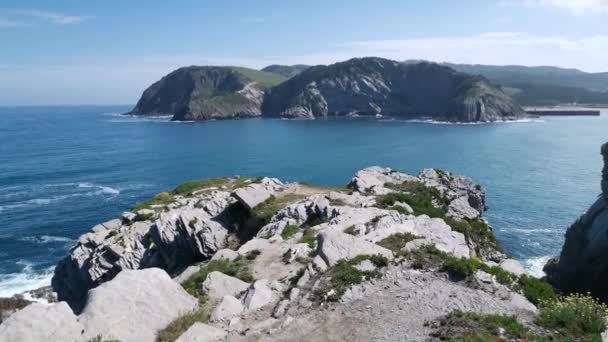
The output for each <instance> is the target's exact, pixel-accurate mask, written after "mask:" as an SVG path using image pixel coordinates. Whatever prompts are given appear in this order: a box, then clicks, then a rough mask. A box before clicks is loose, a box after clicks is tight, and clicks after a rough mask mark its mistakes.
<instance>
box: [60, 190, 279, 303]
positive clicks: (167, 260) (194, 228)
mask: <svg viewBox="0 0 608 342" xmlns="http://www.w3.org/2000/svg"><path fill="white" fill-rule="evenodd" d="M255 182H258V183H256V184H255V185H256V187H255V189H257V190H258V191H263V192H264V193H268V194H272V193H273V192H274V191H276V190H277V189H280V188H281V186H282V185H281V183H280V182H279V181H278V180H275V179H270V178H264V179H260V180H250V179H244V178H236V179H226V180H225V181H224V183H225V184H224V185H222V187H223V188H218V187H216V186H210V187H203V188H201V189H198V191H197V192H196V193H195V194H191V196H183V195H175V196H172V199H173V202H171V203H165V204H157V205H152V206H151V209H152V210H153V214H152V215H149V213H147V215H146V216H145V217H140V216H138V215H136V214H132V213H131V214H132V215H123V218H122V219H115V220H111V221H108V222H106V223H102V224H99V225H97V226H95V227H93V229H92V230H91V232H89V233H87V234H84V235H82V236H81V237H80V239H79V240H78V243H77V244H76V246H74V247H73V248H72V250H71V252H70V254H69V255H68V256H67V257H66V258H64V259H63V260H61V261H60V262H59V263H58V265H57V267H56V268H55V274H54V276H53V279H52V286H53V288H54V289H55V291H56V292H57V294H58V297H59V300H62V301H67V302H68V303H69V304H70V306H71V307H72V308H73V309H74V310H75V311H76V312H80V310H81V309H82V306H83V305H84V303H85V301H86V295H87V292H88V290H89V289H92V288H95V287H97V286H99V285H100V284H102V283H104V282H107V281H109V280H111V279H113V278H114V277H115V276H116V274H118V273H119V272H121V271H122V270H133V269H142V268H149V267H160V268H163V269H165V270H167V271H168V272H170V273H177V272H179V271H181V270H182V269H184V268H186V267H187V266H188V265H191V264H192V263H194V262H196V261H201V260H205V259H209V258H211V257H212V256H213V255H214V254H215V252H216V251H218V250H219V249H222V248H224V247H225V245H226V244H227V238H228V236H229V234H237V233H239V227H240V228H242V229H243V230H246V229H247V225H246V222H245V221H246V220H247V214H246V212H247V210H246V209H245V208H244V207H242V205H241V204H240V203H239V201H238V200H237V198H236V197H235V196H233V195H232V194H233V191H235V190H238V189H239V188H240V187H247V186H249V185H250V184H252V183H255ZM235 187H236V188H235ZM140 211H141V210H140ZM130 216H132V217H131V218H127V217H130ZM133 220H135V221H133Z"/></svg>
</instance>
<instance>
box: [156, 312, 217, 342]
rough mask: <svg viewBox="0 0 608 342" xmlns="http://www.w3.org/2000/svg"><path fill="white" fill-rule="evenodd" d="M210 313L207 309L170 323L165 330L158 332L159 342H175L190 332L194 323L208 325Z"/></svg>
mask: <svg viewBox="0 0 608 342" xmlns="http://www.w3.org/2000/svg"><path fill="white" fill-rule="evenodd" d="M207 321H209V312H208V310H207V309H206V308H201V309H198V310H196V311H193V312H190V313H187V314H185V315H183V316H181V317H178V318H177V319H175V320H174V321H173V322H171V323H169V325H167V326H166V327H165V328H164V329H162V330H160V331H159V332H158V335H157V337H156V341H157V342H173V341H175V340H177V339H178V338H179V337H180V336H181V335H182V334H183V333H185V332H186V330H188V328H190V327H191V326H192V325H193V324H194V323H197V322H201V323H207Z"/></svg>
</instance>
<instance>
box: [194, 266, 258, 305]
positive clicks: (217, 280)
mask: <svg viewBox="0 0 608 342" xmlns="http://www.w3.org/2000/svg"><path fill="white" fill-rule="evenodd" d="M202 287H203V291H205V292H206V293H207V295H208V296H209V298H210V299H211V300H220V299H222V298H223V297H224V296H227V295H230V296H234V297H238V295H239V294H241V293H243V292H245V291H246V290H247V289H248V288H249V284H248V283H246V282H244V281H242V280H240V279H238V278H235V277H231V276H229V275H226V274H224V273H222V272H211V273H209V274H208V275H207V279H205V281H204V282H203V284H202Z"/></svg>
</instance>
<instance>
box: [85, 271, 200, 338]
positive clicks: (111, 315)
mask: <svg viewBox="0 0 608 342" xmlns="http://www.w3.org/2000/svg"><path fill="white" fill-rule="evenodd" d="M197 305H198V301H197V300H196V299H195V298H194V297H192V296H190V295H189V294H188V293H187V292H186V291H185V290H184V289H183V288H182V287H181V286H180V285H178V284H177V283H175V282H174V281H172V280H171V278H170V277H169V276H168V275H167V273H165V271H163V270H161V269H157V268H149V269H145V270H137V271H133V270H126V271H122V272H120V273H119V274H118V275H117V276H116V277H115V278H114V279H113V280H112V281H110V282H107V283H104V284H102V285H101V286H99V287H97V288H95V289H93V290H91V291H89V296H88V300H87V304H86V306H85V308H84V310H83V312H82V313H81V314H80V316H79V321H80V322H81V323H82V325H83V327H84V335H83V336H84V337H85V339H86V338H88V339H90V338H93V337H95V336H97V335H102V336H112V337H113V338H116V339H119V340H123V341H134V342H136V341H142V342H145V341H154V340H155V339H156V332H157V331H158V330H160V329H162V328H164V327H165V326H167V324H169V323H170V322H171V321H173V320H174V319H176V318H178V317H179V316H181V315H183V314H185V313H187V312H190V311H193V310H194V309H196V308H197Z"/></svg>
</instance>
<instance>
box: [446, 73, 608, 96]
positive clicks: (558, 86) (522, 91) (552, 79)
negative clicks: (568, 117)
mask: <svg viewBox="0 0 608 342" xmlns="http://www.w3.org/2000/svg"><path fill="white" fill-rule="evenodd" d="M444 65H446V66H449V67H451V68H453V69H455V70H457V71H460V72H464V73H467V74H470V75H482V76H484V77H486V78H488V79H489V80H490V81H492V82H495V83H498V84H500V85H501V86H503V87H504V88H505V91H507V92H508V93H510V94H511V95H512V96H513V98H514V99H515V100H517V101H518V102H520V103H521V104H523V105H557V104H564V103H580V104H608V73H606V72H604V73H586V72H583V71H580V70H577V69H562V68H557V67H547V66H541V67H525V66H516V65H510V66H492V65H470V64H450V63H445V64H444Z"/></svg>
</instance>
